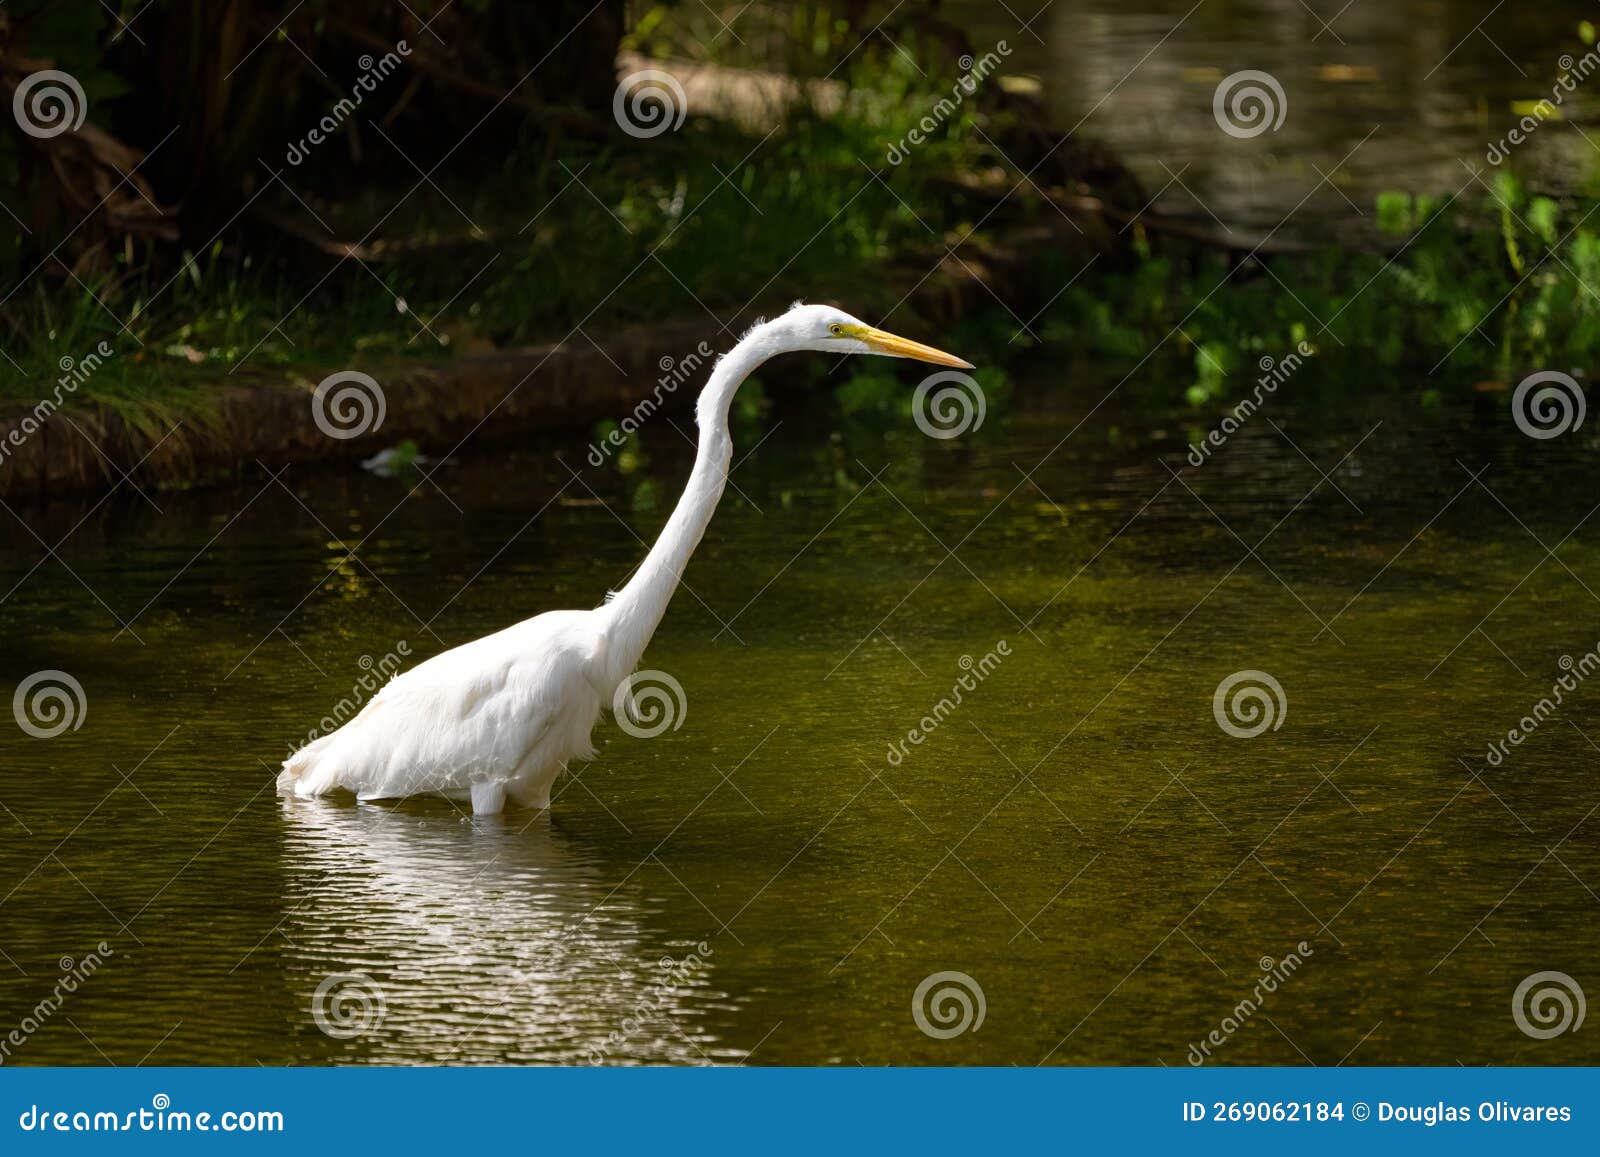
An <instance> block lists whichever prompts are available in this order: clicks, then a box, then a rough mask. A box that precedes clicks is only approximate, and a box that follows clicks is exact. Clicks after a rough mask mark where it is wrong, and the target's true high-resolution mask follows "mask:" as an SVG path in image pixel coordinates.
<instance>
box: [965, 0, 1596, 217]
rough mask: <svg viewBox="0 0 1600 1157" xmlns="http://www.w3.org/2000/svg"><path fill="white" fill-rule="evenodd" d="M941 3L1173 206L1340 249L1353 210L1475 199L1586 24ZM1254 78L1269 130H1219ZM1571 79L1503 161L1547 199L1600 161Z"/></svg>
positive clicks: (1259, 3)
mask: <svg viewBox="0 0 1600 1157" xmlns="http://www.w3.org/2000/svg"><path fill="white" fill-rule="evenodd" d="M950 8H951V10H952V12H953V13H954V15H955V17H956V18H957V19H958V20H959V21H960V22H961V23H962V24H963V25H965V26H967V27H969V28H971V29H972V30H973V31H972V40H973V44H974V45H975V47H976V48H977V49H978V51H979V52H980V53H981V52H982V51H986V50H991V49H992V48H993V46H994V45H996V44H997V43H998V42H999V41H1000V40H1002V39H1003V40H1005V41H1006V45H1007V47H1008V48H1009V49H1010V50H1011V56H1010V57H1009V58H1008V60H1007V63H1006V66H1005V70H1006V71H1008V72H1015V71H1022V72H1030V73H1032V74H1034V75H1035V76H1037V77H1038V78H1039V79H1040V80H1041V82H1042V84H1043V92H1044V96H1045V99H1046V100H1047V102H1048V105H1049V107H1050V108H1051V110H1052V112H1053V113H1054V116H1055V120H1056V121H1057V123H1058V124H1059V125H1060V126H1061V127H1062V128H1063V129H1072V130H1074V131H1075V132H1077V133H1080V134H1082V135H1085V136H1089V137H1093V138H1097V139H1100V140H1103V141H1106V142H1108V143H1110V144H1111V145H1112V146H1113V147H1114V148H1115V149H1116V151H1117V153H1118V155H1119V156H1121V157H1123V158H1124V159H1126V160H1127V161H1128V163H1129V164H1130V165H1131V166H1132V167H1133V168H1134V170H1135V171H1136V172H1137V173H1138V175H1139V176H1140V178H1141V179H1142V180H1143V182H1144V184H1145V186H1146V188H1147V191H1148V193H1149V194H1150V196H1152V197H1153V198H1155V199H1156V203H1157V205H1158V206H1159V208H1160V209H1161V210H1162V211H1163V212H1167V213H1171V214H1174V215H1178V216H1181V217H1184V218H1187V219H1190V220H1192V221H1193V222H1194V224H1196V225H1197V226H1201V227H1203V228H1206V229H1210V230H1214V231H1217V232H1221V231H1222V230H1224V229H1238V228H1240V227H1243V228H1244V229H1245V230H1246V232H1247V234H1249V235H1251V236H1259V235H1260V234H1262V233H1264V232H1266V231H1268V230H1272V229H1274V228H1275V227H1278V226H1281V227H1282V232H1281V233H1280V234H1279V236H1280V237H1297V236H1302V237H1303V236H1328V237H1332V238H1336V239H1337V238H1346V239H1347V238H1348V237H1349V236H1350V231H1351V229H1352V227H1355V228H1359V227H1360V225H1361V221H1360V217H1359V216H1358V214H1364V215H1366V216H1367V217H1368V218H1369V219H1370V217H1371V215H1372V209H1373V200H1374V198H1375V197H1376V196H1377V194H1378V193H1380V192H1382V191H1384V190H1388V189H1400V190H1404V191H1406V192H1416V193H1423V192H1426V193H1436V194H1444V193H1458V192H1466V193H1470V194H1475V195H1481V194H1482V192H1483V190H1482V188H1481V187H1479V186H1478V185H1477V184H1476V183H1475V182H1474V179H1473V177H1472V171H1474V170H1478V171H1482V172H1484V173H1486V174H1490V175H1492V171H1493V168H1494V166H1493V165H1492V164H1491V163H1490V161H1489V159H1488V157H1489V148H1490V145H1491V144H1492V143H1494V142H1498V141H1501V139H1502V138H1504V137H1505V136H1506V134H1507V132H1508V131H1509V130H1510V129H1511V128H1512V127H1513V126H1514V125H1515V124H1516V123H1517V122H1518V121H1519V120H1520V119H1521V117H1522V115H1523V114H1524V113H1526V112H1528V111H1530V110H1529V108H1527V107H1524V106H1525V105H1526V106H1531V105H1532V104H1533V103H1534V102H1537V101H1539V100H1541V99H1544V98H1549V97H1550V96H1551V94H1552V90H1553V89H1554V88H1555V85H1556V82H1557V81H1558V79H1559V78H1560V77H1561V76H1562V75H1563V73H1564V72H1566V71H1567V70H1569V69H1571V68H1573V66H1574V64H1575V63H1576V62H1577V61H1580V60H1581V59H1582V58H1583V56H1584V55H1585V53H1586V51H1587V49H1586V48H1585V46H1584V45H1583V43H1582V41H1581V40H1580V39H1579V38H1578V25H1579V22H1580V21H1584V20H1588V21H1594V20H1595V8H1594V5H1593V4H1591V3H1588V2H1586V0H1552V2H1551V3H1547V4H1539V5H1536V6H1528V5H1521V6H1515V5H1509V4H1501V3H1496V2H1495V0H1400V2H1399V3H1389V4H1378V3H1373V2H1372V0H1356V2H1354V3H1347V2H1346V0H1244V2H1241V3H1227V4H1219V3H1215V2H1210V3H1204V2H1203V3H1196V2H1195V0H1134V3H1132V4H1128V3H1122V2H1113V0H1050V2H1049V3H1042V2H1040V0H1022V2H1020V3H1018V2H1012V3H1008V4H993V3H987V2H984V0H957V2H956V3H954V4H953V5H950ZM1243 70H1254V71H1257V72H1265V73H1268V74H1270V76H1271V77H1272V78H1273V79H1274V80H1275V81H1276V82H1277V84H1278V86H1279V89H1280V90H1281V99H1280V98H1279V97H1278V96H1271V97H1270V99H1271V101H1272V105H1273V113H1274V119H1276V114H1277V113H1278V112H1279V111H1280V110H1281V112H1282V118H1281V121H1280V122H1278V124H1277V127H1276V129H1274V130H1270V131H1263V132H1261V133H1259V134H1258V135H1253V136H1249V137H1234V136H1229V135H1227V134H1225V133H1223V132H1222V131H1220V130H1219V128H1218V125H1217V121H1216V120H1215V118H1214V115H1213V109H1212V98H1213V95H1214V93H1215V92H1216V90H1217V88H1218V86H1219V84H1221V83H1222V81H1223V80H1224V78H1225V77H1230V76H1232V75H1233V74H1235V73H1237V72H1240V71H1243ZM1578 71H1579V73H1580V74H1581V75H1582V76H1584V78H1585V79H1583V80H1582V81H1581V82H1578V83H1576V84H1575V85H1574V89H1575V91H1574V92H1572V93H1563V96H1564V98H1565V99H1564V101H1563V103H1562V105H1561V107H1560V109H1559V110H1558V111H1559V112H1560V114H1561V119H1559V120H1549V121H1546V122H1545V123H1544V124H1542V125H1541V126H1540V127H1539V128H1538V129H1537V130H1535V131H1534V132H1533V133H1531V134H1530V139H1529V140H1528V141H1527V142H1526V143H1525V144H1523V145H1520V146H1513V147H1512V148H1511V149H1510V150H1509V152H1510V153H1511V154H1512V162H1511V163H1512V165H1513V166H1514V167H1515V168H1516V169H1517V170H1518V171H1519V172H1521V173H1523V174H1524V175H1526V176H1528V177H1530V178H1531V179H1533V180H1534V181H1535V182H1536V183H1537V184H1538V185H1539V186H1540V187H1541V188H1543V189H1545V190H1548V191H1555V192H1561V191H1573V190H1576V189H1579V188H1581V187H1583V186H1584V185H1585V184H1586V183H1587V182H1589V181H1590V180H1591V179H1592V174H1593V173H1594V172H1595V166H1596V163H1597V161H1600V135H1597V134H1596V132H1595V127H1594V126H1595V121H1596V119H1597V116H1600V89H1595V88H1594V87H1593V86H1594V85H1595V84H1596V83H1597V82H1600V75H1597V74H1596V73H1595V72H1594V70H1593V68H1592V67H1584V68H1582V69H1579V70H1578ZM1258 87H1260V86H1258ZM1262 91H1268V90H1265V89H1262ZM1514 105H1515V106H1516V107H1515V108H1514V107H1513V106H1514ZM1247 127H1248V126H1247ZM1324 175H1326V176H1327V178H1328V180H1327V181H1326V182H1324V181H1323V177H1324ZM1484 179H1485V180H1488V179H1489V176H1488V175H1486V176H1485V177H1484Z"/></svg>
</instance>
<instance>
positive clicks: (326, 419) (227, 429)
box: [0, 219, 1112, 498]
mask: <svg viewBox="0 0 1600 1157" xmlns="http://www.w3.org/2000/svg"><path fill="white" fill-rule="evenodd" d="M1088 226H1089V227H1088V228H1087V229H1084V228H1082V227H1078V228H1073V227H1070V226H1069V224H1068V223H1067V222H1066V221H1065V219H1063V220H1062V221H1060V222H1059V223H1058V224H1057V225H1055V226H1050V225H1041V226H1039V227H1037V228H1033V229H1030V230H1026V231H1018V232H1017V233H1015V234H1014V235H1013V237H1012V238H1011V240H1010V241H1009V243H1007V244H1006V245H1005V246H1004V247H1000V248H995V247H980V246H977V245H972V246H968V247H965V248H963V249H961V250H958V251H955V252H952V253H951V254H950V255H949V256H947V257H946V258H945V259H944V260H943V261H941V262H938V263H937V265H936V266H935V267H934V268H933V269H932V270H931V271H929V272H927V273H924V274H914V271H913V270H911V269H909V268H906V269H896V268H893V267H890V266H887V265H886V267H885V268H884V270H883V275H884V277H883V281H882V283H881V286H880V288H879V289H878V290H877V292H875V293H874V294H872V295H871V298H872V299H871V300H866V301H846V300H841V301H839V302H838V304H840V305H841V306H843V307H844V308H848V309H852V310H856V311H859V312H862V313H864V314H869V315H871V316H874V317H883V316H884V314H885V313H886V312H889V311H892V314H891V315H890V316H889V318H888V319H887V321H886V324H888V323H891V322H894V321H897V320H899V319H904V320H903V322H902V324H901V328H902V329H903V330H904V331H905V332H907V333H908V334H912V335H916V336H923V337H929V336H930V335H931V334H936V333H937V331H938V330H940V329H943V328H946V327H949V326H951V325H953V324H956V323H957V322H960V321H962V320H963V319H968V318H971V317H973V316H974V315H976V314H978V313H980V312H982V311H984V310H1000V309H1010V310H1012V311H1014V312H1024V311H1026V312H1031V311H1032V310H1033V309H1036V308H1037V307H1038V304H1039V303H1038V302H1037V301H1036V300H1035V298H1036V296H1037V294H1036V291H1035V289H1034V288H1033V287H1034V281H1033V278H1032V277H1031V272H1032V271H1033V269H1034V267H1035V265H1036V261H1037V255H1038V253H1040V252H1041V251H1045V250H1048V251H1049V252H1051V253H1052V254H1053V255H1054V256H1055V257H1057V258H1062V257H1067V256H1068V255H1069V254H1070V255H1071V259H1073V260H1078V261H1087V260H1089V259H1090V258H1091V257H1093V255H1094V253H1095V252H1096V251H1099V250H1098V247H1099V246H1105V247H1107V248H1109V247H1110V246H1111V244H1112V243H1111V242H1110V241H1109V239H1108V238H1107V237H1106V236H1105V235H1104V232H1103V231H1097V230H1095V229H1094V227H1093V223H1092V222H1090V223H1088ZM1097 233H1098V234H1099V236H1098V237H1097V236H1096V235H1097ZM786 304H787V303H786V302H782V301H778V300H774V301H772V302H771V303H770V307H769V309H768V310H767V312H769V313H770V312H776V311H781V310H782V309H783V308H785V307H786ZM1026 312H1024V316H1026ZM758 316H759V313H758V311H757V310H755V309H753V308H752V309H749V310H746V311H743V313H742V314H740V315H739V316H737V317H736V318H735V319H734V320H733V321H731V322H730V323H728V324H727V326H726V327H725V328H724V327H723V326H722V325H719V324H718V322H717V321H716V320H715V319H713V318H711V317H709V316H707V315H705V314H701V315H700V316H698V317H688V318H683V317H679V318H671V319H666V320H662V321H658V322H652V323H646V324H633V325H629V326H625V327H622V328H620V329H617V330H615V331H612V332H609V333H608V332H606V331H605V330H597V331H595V332H592V333H590V332H585V333H582V334H578V333H575V334H573V335H571V336H569V337H568V338H566V339H564V340H562V341H557V342H545V343H537V344H529V345H524V346H517V347H513V348H508V349H499V350H491V351H483V352H477V353H470V354H465V355H462V356H457V357H451V358H448V359H437V358H435V359H430V360H428V361H426V362H419V361H418V360H417V359H411V360H400V359H388V360H384V359H372V360H370V361H359V362H356V363H355V364H353V365H349V366H329V367H328V370H327V373H326V374H324V375H322V376H321V377H320V378H316V379H312V378H310V377H308V376H306V375H305V374H304V373H289V374H283V375H277V374H271V373H260V372H257V373H252V374H246V375H238V376H233V377H230V376H228V375H225V374H222V373H219V374H218V375H217V376H216V378H215V379H214V380H205V379H202V380H201V381H200V382H199V383H197V384H194V385H192V386H191V387H190V393H191V394H192V395H193V396H196V397H199V398H203V399H204V405H203V407H193V406H191V407H188V408H181V407H179V408H174V409H172V410H170V411H168V413H167V414H166V417H167V418H168V420H167V421H166V422H165V423H162V422H155V421H151V420H150V417H149V416H148V415H139V416H138V418H137V419H130V417H129V416H128V414H127V413H126V412H125V411H124V410H123V409H122V408H120V407H118V406H116V405H113V404H108V403H106V402H94V401H91V402H89V403H87V404H79V405H72V404H70V402H71V399H70V398H68V397H63V392H62V390H61V389H60V388H59V386H58V388H57V389H55V390H53V391H51V393H52V394H53V395H54V398H53V399H52V401H51V402H49V403H44V404H45V405H48V406H49V407H50V412H49V413H47V414H44V415H43V416H42V417H41V415H40V412H39V411H40V405H39V404H36V405H33V406H21V405H19V406H14V407H10V408H7V409H0V451H3V455H0V497H6V498H22V497H26V496H33V497H44V496H51V495H58V494H68V493H75V492H84V491H95V490H100V489H105V488H110V487H115V486H117V485H118V484H120V483H121V482H122V481H123V480H124V479H132V480H134V481H137V482H139V483H140V484H141V485H146V484H148V485H152V486H156V487H162V486H168V487H172V486H176V487H188V486H195V485H204V484H206V483H208V482H213V481H219V480H223V479H227V478H231V477H234V476H236V475H237V474H238V473H240V472H241V471H249V470H262V469H265V470H272V469H276V468H278V467H280V466H283V465H286V464H289V463H299V462H314V461H332V460H359V459H366V458H369V457H371V456H373V455H376V454H378V453H380V452H382V451H383V450H385V449H387V448H390V447H394V446H396V445H397V444H401V443H404V442H414V443H416V444H417V445H418V447H419V449H420V451H421V452H422V453H423V454H425V455H427V456H429V457H432V458H434V459H437V458H438V457H439V456H441V455H444V454H446V453H449V452H451V451H452V449H453V448H458V447H459V446H460V445H461V444H463V443H465V442H466V441H468V440H471V441H473V442H475V443H480V444H494V443H497V442H498V443H504V442H507V441H514V440H516V439H518V438H520V437H526V436H528V435H530V434H534V433H540V432H548V431H552V430H573V429H583V428H586V427H588V426H590V425H591V424H593V423H595V422H598V421H601V420H603V419H608V418H610V419H616V420H619V421H620V420H621V419H622V418H623V417H624V416H626V415H627V414H628V413H630V412H631V411H633V410H634V409H635V407H637V406H639V405H640V404H641V403H645V402H647V401H648V402H649V403H650V404H651V405H652V406H653V407H654V406H657V405H659V407H660V408H661V409H665V410H674V409H684V408H687V407H688V406H689V405H690V404H691V403H692V402H693V399H694V396H695V394H696V392H697V391H698V388H699V385H700V383H701V381H703V379H704V376H705V373H707V372H709V367H710V363H711V361H712V360H713V359H714V357H715V355H716V354H717V353H720V352H721V351H723V350H725V349H727V348H728V347H729V346H730V345H732V343H733V342H734V341H735V340H737V338H738V336H739V334H740V333H741V332H742V330H743V329H744V328H745V327H747V326H748V325H749V324H751V323H753V322H754V321H755V320H756V319H757V317H758ZM100 348H101V349H106V350H107V351H108V352H107V353H106V354H104V355H101V354H99V353H97V352H92V353H91V354H90V357H89V358H86V359H84V360H83V361H82V362H80V363H77V364H75V366H74V367H73V368H72V369H71V370H64V372H63V380H68V379H70V378H72V377H73V376H79V377H83V378H84V380H87V378H88V376H92V374H93V373H94V372H96V371H98V370H99V369H101V368H103V365H104V364H105V363H106V361H108V360H110V359H114V358H115V357H116V356H117V355H116V354H115V353H114V352H110V351H109V347H106V346H102V347H100ZM86 366H88V374H87V376H86V374H85V367H86ZM785 372H786V370H785V368H784V367H783V366H782V365H781V364H780V365H776V366H774V367H773V369H772V370H771V371H768V372H764V375H763V376H764V377H771V376H776V377H778V378H779V379H780V380H781V378H782V376H783V375H784V374H785ZM330 378H331V379H333V380H332V381H331V382H330V383H329V386H328V387H327V388H326V389H325V390H324V391H323V397H321V398H320V399H319V397H318V386H319V384H320V383H321V382H323V381H328V380H329V379H330ZM342 388H344V389H348V390H350V391H353V392H351V393H350V394H349V396H348V397H346V398H345V399H343V401H342V402H341V400H340V399H339V397H338V395H339V393H340V392H341V389H342ZM70 392H75V391H70Z"/></svg>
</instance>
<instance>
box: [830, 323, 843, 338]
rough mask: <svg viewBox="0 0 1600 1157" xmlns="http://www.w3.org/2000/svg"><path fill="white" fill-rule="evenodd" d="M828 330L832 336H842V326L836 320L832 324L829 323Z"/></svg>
mask: <svg viewBox="0 0 1600 1157" xmlns="http://www.w3.org/2000/svg"><path fill="white" fill-rule="evenodd" d="M828 332H829V333H831V334H832V335H833V336H834V337H843V336H844V326H842V325H840V324H839V323H838V322H834V323H833V324H832V325H830V326H829V327H828Z"/></svg>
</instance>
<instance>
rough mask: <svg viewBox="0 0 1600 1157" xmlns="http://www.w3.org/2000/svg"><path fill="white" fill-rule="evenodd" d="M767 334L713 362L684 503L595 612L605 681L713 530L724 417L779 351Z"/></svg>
mask: <svg viewBox="0 0 1600 1157" xmlns="http://www.w3.org/2000/svg"><path fill="white" fill-rule="evenodd" d="M764 329H765V327H758V328H757V329H755V330H753V331H752V332H751V333H749V334H748V335H747V336H746V337H745V338H744V340H742V341H741V342H739V344H738V345H736V346H734V347H733V349H732V350H730V351H728V353H727V354H726V355H725V356H723V357H722V358H720V359H719V360H718V361H717V364H716V368H714V369H713V370H712V371H711V377H710V378H709V379H707V381H706V384H705V388H704V389H703V390H701V391H700V399H699V402H698V405H697V408H696V414H697V418H698V421H699V425H700V444H699V448H698V450H697V452H696V454H695V459H694V469H693V470H692V471H691V472H690V474H689V482H688V485H686V486H685V487H684V489H683V497H682V498H680V499H678V505H677V508H676V509H675V510H673V512H672V517H671V518H669V519H667V525H666V526H665V527H664V528H663V529H662V531H661V536H660V537H659V538H657V539H656V543H655V545H654V546H653V547H651V548H650V553H649V554H647V555H646V556H645V559H644V562H642V563H640V564H639V569H638V570H637V571H635V572H634V574H633V577H632V578H631V579H629V580H628V582H627V584H626V585H624V586H623V588H622V589H621V590H620V591H618V592H617V593H616V595H614V596H613V597H612V599H611V601H610V602H608V603H607V604H606V605H605V606H603V607H601V608H600V613H601V614H602V615H604V616H605V617H606V618H605V621H606V627H605V634H606V636H607V638H606V643H607V646H606V656H605V667H606V671H605V675H606V677H607V681H608V683H610V684H612V685H615V684H617V683H620V682H621V681H622V680H623V679H625V678H626V677H627V676H628V675H630V674H631V673H632V672H633V670H634V668H635V667H637V666H638V665H639V660H640V659H641V658H642V657H643V656H644V649H645V647H646V646H648V645H649V643H650V637H651V636H652V635H654V634H655V631H656V627H657V626H658V625H659V624H660V622H661V616H662V615H664V614H666V611H667V604H668V603H669V602H671V601H672V595H673V592H675V591H676V590H677V589H678V583H679V582H680V581H681V580H682V578H683V571H684V568H685V567H687V566H688V565H689V558H690V556H691V555H693V554H694V548H695V547H697V546H699V545H700V539H701V537H702V536H703V535H704V534H705V532H706V527H707V526H709V525H710V523H711V516H712V514H714V513H715V512H716V509H717V502H718V500H719V499H720V498H721V497H722V491H723V488H724V487H725V486H726V485H727V482H728V467H729V465H730V464H731V462H732V461H733V439H732V438H731V437H730V436H729V433H728V409H729V406H730V405H731V404H732V402H733V396H734V394H735V393H736V392H738V389H739V386H740V385H741V384H743V382H744V380H745V378H746V377H748V376H749V375H750V373H751V371H752V370H754V369H755V368H756V367H757V366H759V365H760V364H761V363H762V362H764V361H766V360H767V358H769V357H771V356H772V355H773V354H774V353H777V352H778V350H777V349H776V348H774V344H773V341H772V339H771V336H769V334H767V333H764V332H763V330H764Z"/></svg>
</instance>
